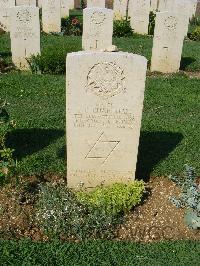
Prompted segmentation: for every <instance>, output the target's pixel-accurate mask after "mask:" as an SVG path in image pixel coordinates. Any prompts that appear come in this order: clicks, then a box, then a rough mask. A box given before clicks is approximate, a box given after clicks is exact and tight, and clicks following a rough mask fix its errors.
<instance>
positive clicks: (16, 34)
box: [10, 6, 40, 69]
mask: <svg viewBox="0 0 200 266" xmlns="http://www.w3.org/2000/svg"><path fill="white" fill-rule="evenodd" d="M10 15H11V23H10V37H11V51H12V61H13V63H14V64H15V65H16V66H17V67H18V68H20V69H27V68H28V66H29V65H28V62H27V60H26V58H29V57H30V56H31V55H37V54H39V53H40V23H39V8H38V7H31V6H19V7H12V8H11V9H10Z"/></svg>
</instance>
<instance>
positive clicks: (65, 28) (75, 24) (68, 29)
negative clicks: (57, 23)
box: [62, 16, 83, 36]
mask: <svg viewBox="0 0 200 266" xmlns="http://www.w3.org/2000/svg"><path fill="white" fill-rule="evenodd" d="M62 32H63V35H67V36H81V35H82V32H83V25H82V23H81V21H80V20H79V19H78V18H77V17H75V16H70V17H68V18H63V19H62Z"/></svg>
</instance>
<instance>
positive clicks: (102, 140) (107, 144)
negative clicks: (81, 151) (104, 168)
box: [85, 132, 120, 164]
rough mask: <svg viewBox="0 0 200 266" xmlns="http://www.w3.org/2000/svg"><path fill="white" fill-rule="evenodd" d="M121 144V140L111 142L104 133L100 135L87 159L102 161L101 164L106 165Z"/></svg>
mask: <svg viewBox="0 0 200 266" xmlns="http://www.w3.org/2000/svg"><path fill="white" fill-rule="evenodd" d="M119 143H120V141H119V140H109V139H108V138H107V137H106V135H105V134H104V132H103V133H101V134H100V136H99V138H98V139H97V141H96V142H95V143H94V145H93V146H92V147H91V149H90V150H89V152H88V153H87V155H86V156H85V158H86V159H98V160H100V161H101V164H104V163H105V162H106V161H107V160H108V158H109V157H110V156H111V155H112V153H113V151H114V150H115V149H116V147H117V146H118V145H119Z"/></svg>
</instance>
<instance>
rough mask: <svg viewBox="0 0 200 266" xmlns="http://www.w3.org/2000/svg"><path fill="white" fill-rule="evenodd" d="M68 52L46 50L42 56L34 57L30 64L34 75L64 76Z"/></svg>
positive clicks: (29, 61)
mask: <svg viewBox="0 0 200 266" xmlns="http://www.w3.org/2000/svg"><path fill="white" fill-rule="evenodd" d="M66 54H67V53H66V51H64V50H61V49H58V50H55V49H52V50H51V49H46V50H44V51H43V53H42V54H41V55H32V56H31V57H30V58H29V59H28V63H29V66H30V69H31V71H32V73H42V74H64V73H65V69H66V67H65V60H66Z"/></svg>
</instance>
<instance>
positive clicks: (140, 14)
mask: <svg viewBox="0 0 200 266" xmlns="http://www.w3.org/2000/svg"><path fill="white" fill-rule="evenodd" d="M128 12H129V17H130V19H131V27H132V29H133V30H134V32H136V33H139V34H148V26H149V13H150V0H129V9H128Z"/></svg>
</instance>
